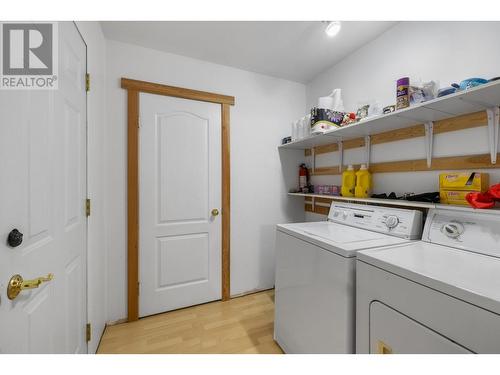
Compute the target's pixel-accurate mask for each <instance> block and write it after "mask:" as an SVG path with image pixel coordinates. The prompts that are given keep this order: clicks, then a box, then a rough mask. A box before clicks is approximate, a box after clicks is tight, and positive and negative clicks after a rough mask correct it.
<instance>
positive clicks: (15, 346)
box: [0, 22, 87, 353]
mask: <svg viewBox="0 0 500 375" xmlns="http://www.w3.org/2000/svg"><path fill="white" fill-rule="evenodd" d="M85 72H86V47H85V44H84V42H83V40H82V39H81V37H80V35H79V33H78V31H77V29H76V26H75V25H74V24H73V23H71V22H63V23H59V89H58V90H53V91H47V90H44V91H35V90H22V91H5V90H0V176H1V177H0V207H1V214H0V236H1V238H0V352H1V353H86V352H87V345H86V337H85V326H86V319H87V318H86V238H87V219H86V215H85V199H86V173H87V172H86V93H85ZM13 229H17V230H18V231H19V232H21V233H22V234H23V241H22V243H21V244H20V245H19V246H17V247H12V246H9V245H8V244H7V238H8V235H9V233H10V232H11V231H12V230H13ZM49 273H52V274H53V275H54V277H53V279H52V280H51V281H48V282H44V283H42V284H41V285H40V286H39V287H38V288H35V289H30V290H23V291H21V292H20V293H19V295H18V296H17V297H16V298H15V299H13V300H10V299H9V298H8V297H7V285H8V283H9V280H10V278H11V276H13V275H15V274H19V275H21V276H22V277H23V278H24V279H25V280H28V279H34V278H36V277H40V276H47V275H48V274H49Z"/></svg>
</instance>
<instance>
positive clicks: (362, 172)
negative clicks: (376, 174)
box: [354, 164, 372, 198]
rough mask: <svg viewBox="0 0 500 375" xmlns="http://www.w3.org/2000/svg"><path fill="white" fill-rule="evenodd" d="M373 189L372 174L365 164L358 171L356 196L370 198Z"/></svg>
mask: <svg viewBox="0 0 500 375" xmlns="http://www.w3.org/2000/svg"><path fill="white" fill-rule="evenodd" d="M371 190H372V175H371V173H370V171H369V170H368V168H367V167H366V165H365V164H361V168H360V169H359V171H357V172H356V188H355V190H354V196H355V197H356V198H368V197H369V196H370V194H371Z"/></svg>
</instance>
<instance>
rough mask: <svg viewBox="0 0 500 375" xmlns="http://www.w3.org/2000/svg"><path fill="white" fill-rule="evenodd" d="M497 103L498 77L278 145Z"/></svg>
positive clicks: (324, 140)
mask: <svg viewBox="0 0 500 375" xmlns="http://www.w3.org/2000/svg"><path fill="white" fill-rule="evenodd" d="M499 105H500V81H493V82H490V83H487V84H484V85H481V86H478V87H475V88H472V89H469V90H466V91H459V92H457V93H454V94H450V95H446V96H443V97H441V98H436V99H433V100H429V101H427V102H424V103H420V104H417V105H413V106H410V107H408V108H405V109H402V110H399V111H395V112H392V113H389V114H386V115H381V116H377V117H374V118H371V119H367V120H364V121H360V122H357V123H355V124H352V125H347V126H344V127H340V128H336V129H333V130H330V131H328V132H326V133H323V134H318V135H312V136H309V137H306V138H304V139H300V140H298V141H294V142H290V143H287V144H285V145H281V146H279V149H299V150H305V149H309V148H313V147H317V146H324V145H328V144H332V143H335V142H340V141H348V140H351V139H355V138H359V137H365V136H373V135H376V134H380V133H386V132H390V131H394V130H399V129H405V128H409V127H412V126H414V125H416V124H425V123H429V122H436V121H441V120H446V119H449V118H453V117H457V116H462V115H466V114H470V113H474V112H479V111H485V110H491V109H492V108H494V107H498V106H499Z"/></svg>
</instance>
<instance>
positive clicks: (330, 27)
mask: <svg viewBox="0 0 500 375" xmlns="http://www.w3.org/2000/svg"><path fill="white" fill-rule="evenodd" d="M341 27H342V25H341V24H340V21H330V22H327V24H326V27H325V33H326V35H328V36H329V37H330V38H333V37H334V36H335V35H337V34H338V33H339V31H340V29H341Z"/></svg>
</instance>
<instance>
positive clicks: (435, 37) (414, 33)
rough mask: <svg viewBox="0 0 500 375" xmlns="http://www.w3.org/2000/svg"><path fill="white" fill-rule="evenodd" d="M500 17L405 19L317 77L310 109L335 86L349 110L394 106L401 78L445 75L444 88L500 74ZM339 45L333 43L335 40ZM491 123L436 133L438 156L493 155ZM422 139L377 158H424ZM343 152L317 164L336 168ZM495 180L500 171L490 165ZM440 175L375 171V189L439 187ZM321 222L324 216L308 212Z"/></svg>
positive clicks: (386, 148)
mask: <svg viewBox="0 0 500 375" xmlns="http://www.w3.org/2000/svg"><path fill="white" fill-rule="evenodd" d="M498 35H500V22H401V23H399V24H397V25H396V26H394V27H393V28H391V29H389V30H388V31H386V32H385V33H384V34H382V35H381V36H380V37H378V38H377V39H375V40H374V41H372V42H370V43H368V44H367V45H365V46H363V47H362V48H360V49H359V50H357V51H356V52H354V53H353V54H351V55H349V56H348V57H346V58H345V59H344V60H342V61H341V62H339V63H338V64H336V65H334V66H332V67H331V68H330V69H328V70H327V71H325V72H323V73H321V74H320V75H318V76H317V77H316V78H314V79H313V80H312V81H311V82H310V83H308V84H307V86H306V93H307V94H306V95H307V106H308V108H310V107H311V106H314V105H316V103H317V98H318V97H319V96H324V95H326V94H328V93H329V92H330V91H331V90H332V89H333V88H337V87H338V88H341V89H342V96H343V100H344V105H345V107H346V110H350V111H355V110H356V108H357V107H358V102H359V101H364V100H370V99H377V100H379V101H380V103H381V105H382V106H386V105H390V104H394V103H395V91H396V82H395V81H396V80H397V79H398V78H400V77H404V76H409V77H410V78H411V79H417V80H418V79H421V80H424V81H427V80H438V81H440V84H441V86H442V87H445V86H449V85H450V83H452V82H459V81H460V80H462V79H465V78H470V77H485V78H491V77H494V76H500V68H499V65H498V61H500V44H499V43H498ZM332 42H334V40H333V41H332ZM363 152H364V151H363V150H361V149H354V150H347V151H346V152H345V153H344V163H345V164H348V163H360V162H363V161H364V160H363V156H364V153H363ZM488 152H489V150H488V134H487V128H486V127H480V128H476V129H468V130H464V131H460V132H453V133H445V134H440V135H437V136H435V143H434V155H435V156H436V157H440V156H455V155H462V154H463V155H468V154H482V153H488ZM424 158H425V148H424V143H423V138H417V139H412V140H404V141H399V142H392V143H385V144H381V145H375V146H373V147H372V162H383V161H396V160H409V159H424ZM337 160H338V153H329V154H323V155H319V156H318V157H317V159H316V166H318V167H320V166H328V165H335V164H336V161H337ZM486 172H489V173H490V179H491V182H492V183H498V182H500V171H499V170H498V169H490V170H487V171H486ZM438 174H439V172H417V173H391V174H376V175H374V192H376V193H381V192H391V191H395V192H396V193H398V194H400V193H404V192H415V193H421V192H426V191H437V189H438V180H437V176H438ZM340 180H341V179H340V176H317V177H313V183H315V184H323V183H324V184H327V183H335V184H340ZM307 217H308V219H318V216H317V215H314V216H313V215H309V214H308V215H307Z"/></svg>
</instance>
